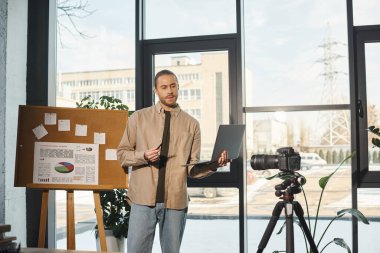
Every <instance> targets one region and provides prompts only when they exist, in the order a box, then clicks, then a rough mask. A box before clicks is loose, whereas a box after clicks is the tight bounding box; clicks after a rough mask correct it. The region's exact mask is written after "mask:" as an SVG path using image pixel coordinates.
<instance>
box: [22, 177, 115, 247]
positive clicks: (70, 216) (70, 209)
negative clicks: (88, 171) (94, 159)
mask: <svg viewBox="0 0 380 253" xmlns="http://www.w3.org/2000/svg"><path fill="white" fill-rule="evenodd" d="M27 187H28V188H30V189H42V190H43V192H42V202H41V215H40V228H39V234H38V247H39V248H44V247H45V235H46V220H47V213H48V199H49V190H65V191H66V194H67V195H66V200H67V203H66V212H67V213H66V226H67V230H66V231H67V249H70V250H75V215H74V190H92V191H93V195H94V203H95V213H96V221H97V224H98V233H99V240H100V248H101V251H107V244H106V235H105V232H104V223H103V210H102V208H101V205H100V195H99V191H102V190H109V189H113V186H112V185H102V186H98V185H91V186H86V185H59V184H49V185H45V184H28V185H27Z"/></svg>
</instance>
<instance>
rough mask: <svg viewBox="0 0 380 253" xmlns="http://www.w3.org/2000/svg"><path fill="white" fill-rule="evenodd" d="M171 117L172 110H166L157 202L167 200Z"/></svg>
mask: <svg viewBox="0 0 380 253" xmlns="http://www.w3.org/2000/svg"><path fill="white" fill-rule="evenodd" d="M170 117H171V115H170V112H169V111H165V126H164V132H163V134H162V142H161V152H160V162H159V166H158V167H159V168H160V170H159V173H158V182H157V194H156V203H164V202H165V172H166V162H167V160H168V152H169V141H170Z"/></svg>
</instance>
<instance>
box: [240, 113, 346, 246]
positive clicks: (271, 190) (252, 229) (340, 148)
mask: <svg viewBox="0 0 380 253" xmlns="http://www.w3.org/2000/svg"><path fill="white" fill-rule="evenodd" d="M332 118H333V119H335V120H334V121H331V119H332ZM337 119H338V120H337ZM340 119H342V120H340ZM343 119H345V120H343ZM349 122H350V118H349V111H331V112H325V111H316V112H274V113H250V114H246V138H247V139H246V143H247V157H248V159H250V158H251V157H252V155H256V154H267V155H268V154H272V155H274V154H277V155H278V153H276V150H277V149H278V148H281V147H293V148H294V149H295V150H296V151H297V152H299V153H300V156H301V163H300V166H301V170H299V171H297V172H298V173H300V174H301V175H303V176H304V177H305V178H306V180H307V182H306V184H305V185H304V187H303V188H304V191H305V193H306V197H307V203H308V205H306V201H305V199H304V196H303V194H302V193H299V194H294V196H295V198H296V200H297V201H298V202H299V203H300V204H301V206H302V208H303V210H304V213H305V214H304V217H305V219H306V221H307V223H308V218H307V216H308V214H307V211H309V215H310V217H311V218H310V219H311V220H310V223H311V231H313V230H314V227H315V217H316V214H317V208H318V200H319V196H320V193H321V188H320V186H319V180H320V178H322V177H325V176H328V175H330V174H331V173H332V172H333V171H334V170H335V169H336V168H337V167H338V164H339V163H340V162H341V161H342V160H343V159H344V158H345V157H347V156H349V154H350V153H351V144H350V143H351V142H350V136H351V134H350V124H349ZM247 167H251V165H250V161H249V160H248V161H247ZM278 172H280V170H279V169H268V170H253V178H254V183H253V184H249V185H247V213H248V231H249V234H248V238H251V240H249V246H250V247H249V251H253V250H254V249H256V248H257V247H258V243H259V241H260V239H261V237H262V235H263V233H264V230H265V228H266V226H267V224H268V221H269V217H270V216H271V215H272V211H273V210H274V207H275V205H276V203H277V202H278V201H281V199H279V198H278V197H276V196H275V191H276V190H275V186H276V185H279V184H281V183H283V182H284V181H283V180H281V179H279V178H274V179H272V180H268V179H266V178H267V177H269V176H271V175H275V174H277V173H278ZM291 172H292V171H287V174H291ZM296 189H297V188H294V190H296ZM307 207H308V208H307ZM350 207H351V165H350V160H348V161H347V162H345V163H344V164H343V165H342V166H341V167H340V168H339V169H338V170H337V172H336V173H335V174H334V176H332V177H331V179H330V181H329V183H328V184H327V186H326V188H325V192H324V194H323V201H322V204H321V208H320V210H319V216H320V218H319V220H318V223H317V228H316V231H317V233H316V235H317V236H316V238H317V239H318V240H319V236H320V235H321V234H322V232H323V230H324V229H325V227H326V225H327V224H328V222H329V221H330V220H331V219H332V218H333V217H335V215H336V212H337V211H339V210H341V209H344V208H350ZM280 217H281V219H280V220H279V221H278V223H277V226H276V228H275V230H274V233H273V235H272V240H270V243H269V244H268V249H267V251H268V252H272V251H273V250H284V249H285V229H284V231H283V232H282V234H281V235H276V233H277V232H278V231H279V230H280V227H281V226H282V225H283V223H284V213H282V214H281V216H280ZM263 219H264V220H263ZM308 224H309V223H308ZM347 228H351V224H350V221H349V220H347V221H344V222H342V223H339V224H338V223H336V224H334V228H333V229H331V231H329V233H328V234H327V235H326V236H325V237H326V238H325V240H332V239H333V238H334V237H337V236H339V237H343V236H344V239H345V241H346V242H348V243H350V240H351V232H350V229H347ZM294 231H295V238H296V240H295V243H296V248H298V249H299V250H296V252H297V251H300V252H303V251H304V247H305V244H304V240H303V236H302V232H301V231H300V229H299V227H298V226H295V228H294ZM280 239H281V240H280ZM317 242H318V241H317ZM326 243H327V241H326ZM326 243H324V241H323V242H322V243H321V245H325V244H326ZM332 249H334V247H332ZM319 250H321V248H319ZM335 250H336V249H335ZM329 252H334V251H329Z"/></svg>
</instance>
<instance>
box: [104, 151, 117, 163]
mask: <svg viewBox="0 0 380 253" xmlns="http://www.w3.org/2000/svg"><path fill="white" fill-rule="evenodd" d="M106 160H117V149H106Z"/></svg>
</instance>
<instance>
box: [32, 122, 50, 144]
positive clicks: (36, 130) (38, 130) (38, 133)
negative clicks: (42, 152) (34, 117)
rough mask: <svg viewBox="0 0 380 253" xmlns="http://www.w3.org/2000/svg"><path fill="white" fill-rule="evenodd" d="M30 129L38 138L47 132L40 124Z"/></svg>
mask: <svg viewBox="0 0 380 253" xmlns="http://www.w3.org/2000/svg"><path fill="white" fill-rule="evenodd" d="M32 131H33V133H34V135H35V136H36V138H37V139H38V140H39V139H41V138H42V137H44V136H45V135H47V134H48V131H47V130H46V129H45V128H44V126H43V125H42V124H41V125H39V126H37V127H35V128H33V130H32Z"/></svg>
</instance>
